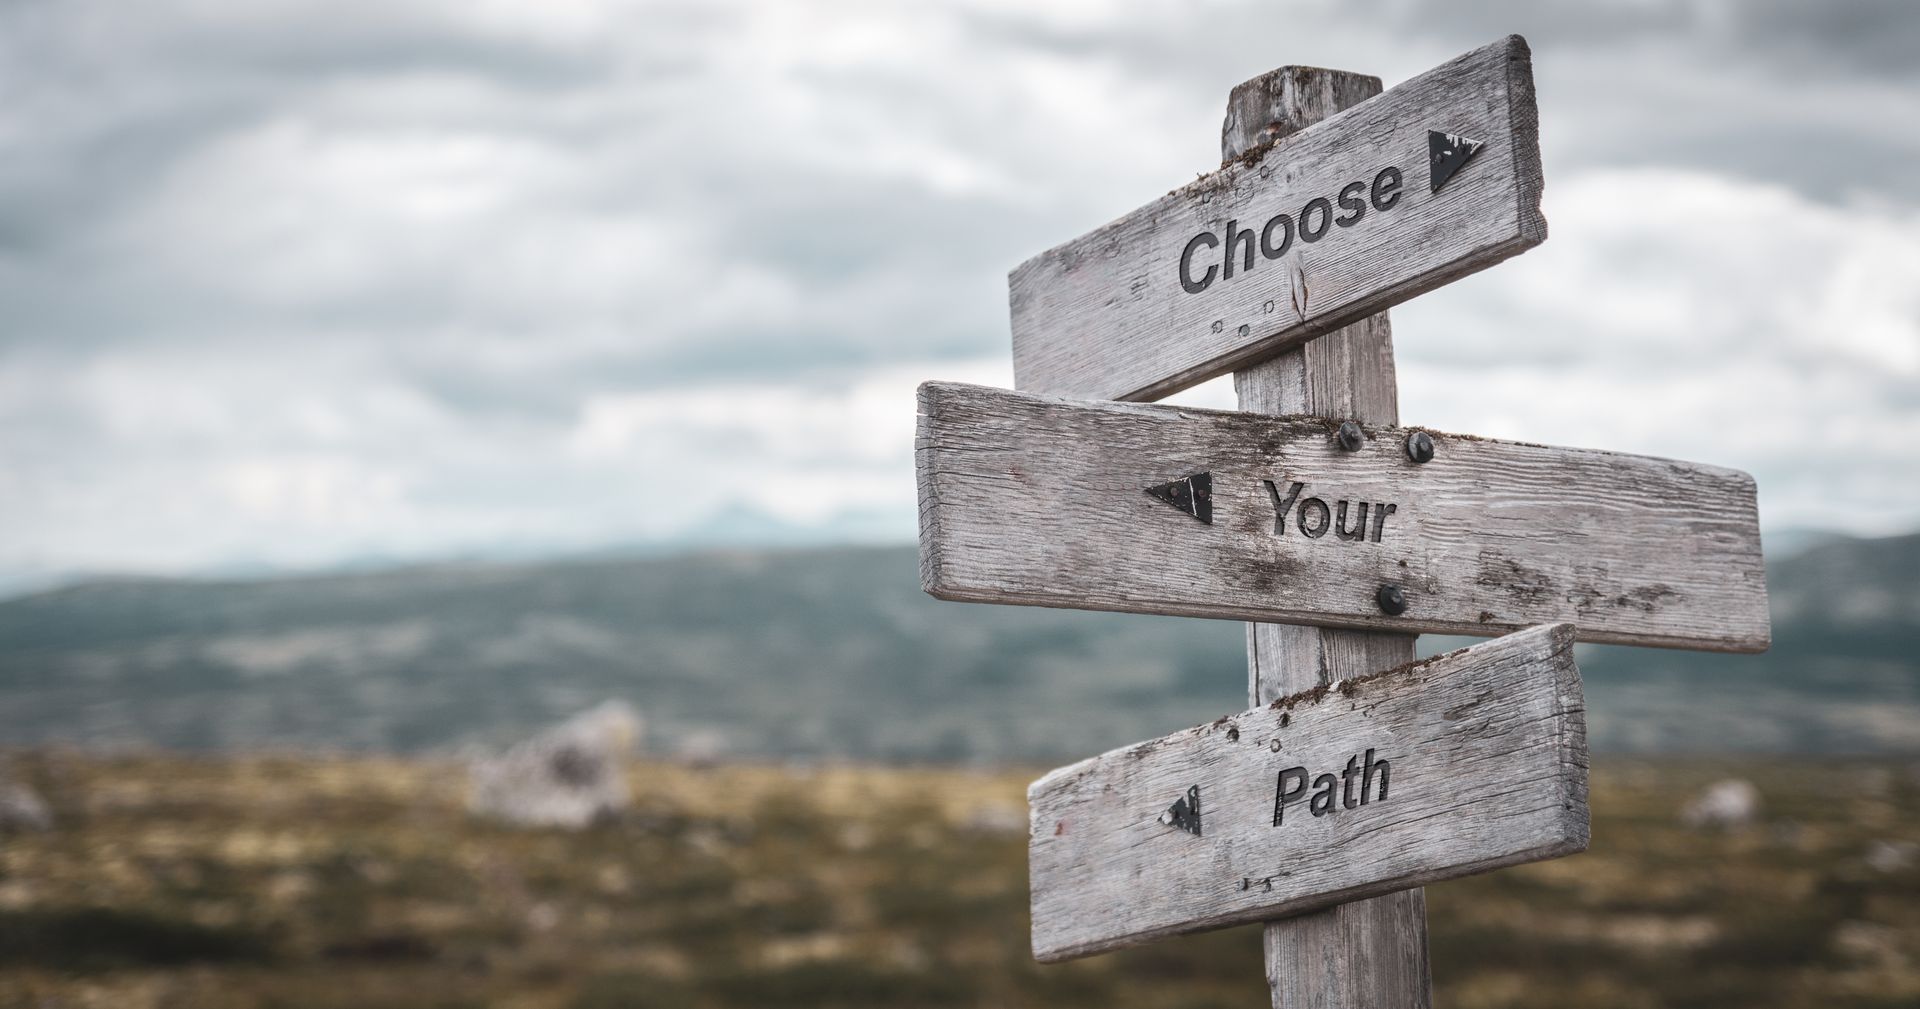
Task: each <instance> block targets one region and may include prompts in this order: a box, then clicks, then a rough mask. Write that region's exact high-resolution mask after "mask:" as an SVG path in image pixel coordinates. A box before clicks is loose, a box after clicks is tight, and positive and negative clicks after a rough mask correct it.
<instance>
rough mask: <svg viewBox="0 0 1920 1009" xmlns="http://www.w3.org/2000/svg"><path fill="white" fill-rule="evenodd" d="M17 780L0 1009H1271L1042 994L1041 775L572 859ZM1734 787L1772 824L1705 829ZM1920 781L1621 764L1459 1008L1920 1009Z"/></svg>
mask: <svg viewBox="0 0 1920 1009" xmlns="http://www.w3.org/2000/svg"><path fill="white" fill-rule="evenodd" d="M12 764H13V767H14V770H15V771H16V773H18V775H19V776H20V777H21V778H22V779H23V780H26V781H28V782H30V783H31V784H32V785H33V786H34V787H35V788H36V789H37V790H39V791H40V792H41V794H43V795H44V796H45V797H46V798H47V799H48V801H49V803H50V804H51V806H52V807H53V809H54V813H55V816H56V819H57V823H58V826H57V827H56V829H55V830H54V831H52V832H50V833H44V834H26V835H14V836H11V837H0V1007H4V1009H13V1007H16V1006H17V1007H22V1009H24V1007H29V1006H30V1007H34V1009H73V1007H82V1006H103V1007H105V1006H111V1007H114V1009H166V1007H176V1006H177V1007H193V1009H240V1007H280V1009H380V1007H387V1006H394V1007H398V1006H424V1007H429V1009H431V1007H445V1009H453V1007H479V1006H512V1007H523V1009H587V1007H596V1009H597V1007H616V1006H617V1007H636V1006H637V1007H650V1006H660V1007H688V1009H719V1007H743V1009H746V1007H751V1009H761V1007H770V1006H796V1007H801V1006H809V1007H810V1006H817V1007H849V1009H851V1007H878V1006H900V1007H989V1006H995V1007H998V1006H1006V1007H1020V1006H1033V1007H1048V1009H1073V1007H1082V1006H1084V1007H1090V1009H1091V1007H1098V1009H1127V1007H1141V1009H1202V1007H1206V1009H1214V1007H1219V1009H1225V1007H1235V1009H1245V1007H1249V1006H1260V1005H1265V1004H1267V1002H1266V996H1265V992H1264V990H1263V983H1262V978H1261V967H1260V963H1261V957H1260V948H1259V947H1260V937H1259V933H1258V931H1257V930H1252V929H1244V928H1243V929H1236V930H1231V931H1227V932H1221V933H1215V934H1211V935H1205V936H1195V937H1189V938H1183V939H1175V940H1170V941H1166V942H1161V943H1157V944H1154V945H1151V946H1146V947H1140V948H1137V949H1134V950H1129V951H1124V952H1121V953H1117V954H1112V955H1108V956H1103V957H1096V958H1091V959H1088V960H1081V961H1075V962H1072V963H1069V964H1062V965H1057V966H1045V967H1043V966H1040V965H1038V964H1035V963H1034V962H1033V961H1032V960H1031V958H1030V957H1029V956H1028V954H1027V931H1026V922H1027V908H1026V899H1027V894H1026V852H1025V837H1024V829H1025V822H1024V821H1025V816H1024V806H1023V802H1022V792H1023V789H1024V786H1025V783H1026V779H1027V775H1026V774H1025V773H1019V772H991V773H988V772H979V773H975V772H964V771H933V770H879V769H862V768H823V769H815V770H804V771H802V770H781V769H778V768H771V767H737V766H736V767H719V768H714V769H708V770H700V769H693V768H688V767H683V766H677V765H667V764H657V763H648V764H641V765H636V766H635V767H634V768H633V769H632V772H631V777H632V780H633V782H634V786H635V789H634V790H635V800H636V802H635V807H634V808H633V809H632V810H631V811H630V812H629V813H627V814H625V815H624V816H623V817H622V818H620V819H619V820H618V821H616V822H611V823H607V824H604V825H602V826H599V827H596V828H594V829H591V830H588V831H585V832H582V833H578V834H566V833H558V832H551V831H531V830H515V829H509V828H504V827H498V826H492V825H488V824H484V823H479V822H476V821H474V820H472V819H470V818H469V817H468V816H467V815H466V814H465V813H464V812H463V811H462V805H461V788H462V783H463V777H462V775H461V773H460V771H459V769H458V768H457V767H456V766H454V765H451V764H444V763H431V762H405V761H398V760H368V759H357V760H350V761H325V760H292V759H268V758H244V759H237V760H217V759H210V758H204V759H196V758H180V757H142V758H127V759H114V758H105V757H97V756H95V757H74V756H64V755H61V754H58V753H50V752H44V751H43V752H36V753H27V754H24V755H20V756H19V757H18V758H17V759H15V760H13V761H12ZM1729 773H1737V774H1740V775H1742V776H1745V777H1748V778H1750V779H1751V780H1753V781H1754V782H1756V783H1757V784H1758V785H1759V787H1760V789H1761V792H1762V795H1763V814H1762V817H1761V819H1760V821H1759V822H1757V823H1755V824H1752V825H1750V826H1746V827H1742V828H1738V829H1735V830H1730V831H1704V832H1701V831H1693V830H1688V829H1685V828H1683V827H1681V826H1680V825H1679V824H1678V823H1677V821H1676V818H1675V815H1674V813H1675V808H1676V806H1677V805H1678V804H1679V803H1680V802H1682V801H1683V800H1684V799H1685V798H1686V797H1687V796H1689V795H1691V794H1693V793H1694V792H1695V791H1697V790H1698V789H1699V788H1700V787H1701V786H1702V785H1703V784H1705V783H1706V782H1709V781H1712V780H1714V779H1716V778H1718V777H1720V776H1722V775H1725V774H1729ZM1917 775H1920V769H1916V768H1914V767H1910V766H1902V765H1897V764H1893V763H1888V762H1880V763H1865V762H1852V763H1832V762H1825V763H1823V762H1813V761H1799V762H1794V763H1788V762H1784V761H1769V762H1764V763H1758V764H1745V765H1735V764H1730V763H1721V764H1712V763H1699V762H1689V763H1675V762H1672V761H1665V762H1660V763H1650V762H1640V761H1635V760H1632V759H1629V758H1617V759H1615V760H1613V761H1608V762H1605V763H1604V764H1602V766H1601V768H1600V770H1599V772H1598V774H1597V777H1596V778H1595V782H1594V785H1595V787H1594V792H1593V803H1594V835H1593V836H1594V842H1593V848H1592V850H1591V851H1589V852H1588V853H1586V854H1583V855H1578V856H1574V857H1571V858H1567V859H1561V860H1558V861H1554V862H1546V863H1540V864H1537V865H1530V866H1524V867H1521V868H1517V869H1510V870H1505V871H1502V872H1498V873H1493V874H1490V875H1487V876H1481V877H1476V878H1473V879H1468V880H1462V881H1458V882H1454V883H1448V884H1444V885H1442V886H1437V887H1433V888H1431V889H1430V890H1429V891H1428V894H1429V901H1430V906H1431V919H1432V951H1433V963H1434V972H1435V981H1436V984H1437V997H1438V1001H1439V1004H1440V1005H1444V1006H1447V1007H1450V1009H1516V1007H1535V1006H1537V1007H1542V1009H1549V1007H1550V1009H1589V1007H1591V1009H1602V1007H1607V1009H1611V1007H1616V1006H1634V1007H1642V1009H1665V1007H1681V1006H1701V1007H1708V1006H1741V1007H1743V1009H1770V1007H1784V1006H1809V1007H1813V1006H1821V1007H1826V1006H1835V1007H1843V1009H1844V1007H1856V1009H1865V1007H1890V1006H1895V1005H1915V1004H1920V899H1917V898H1920V846H1915V845H1913V844H1911V843H1909V842H1910V841H1911V840H1912V839H1913V838H1915V837H1917V836H1920V776H1917Z"/></svg>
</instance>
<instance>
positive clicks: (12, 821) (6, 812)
mask: <svg viewBox="0 0 1920 1009" xmlns="http://www.w3.org/2000/svg"><path fill="white" fill-rule="evenodd" d="M52 829H53V810H51V809H48V808H47V804H46V802H45V801H44V800H42V799H41V798H40V796H39V795H37V794H35V792H34V790H33V789H31V788H28V787H27V786H25V785H23V784H21V783H19V782H17V781H10V780H8V779H6V778H0V834H11V833H25V832H28V831H32V832H35V833H38V832H40V831H46V830H52Z"/></svg>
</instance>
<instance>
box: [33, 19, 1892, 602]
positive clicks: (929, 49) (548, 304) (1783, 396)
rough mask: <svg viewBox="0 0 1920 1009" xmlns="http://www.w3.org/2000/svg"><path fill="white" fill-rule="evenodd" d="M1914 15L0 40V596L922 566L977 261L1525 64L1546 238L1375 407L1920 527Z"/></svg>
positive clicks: (1466, 304) (1417, 330)
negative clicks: (529, 563) (432, 578)
mask: <svg viewBox="0 0 1920 1009" xmlns="http://www.w3.org/2000/svg"><path fill="white" fill-rule="evenodd" d="M1916 12H1920V6H1916V5H1913V4H1910V3H1906V2H1903V0H1885V2H1878V3H1858V4H1850V3H1801V2H1786V0H1781V2H1774V3H1766V2H1740V3H1692V4H1680V5H1672V6H1669V5H1662V4H1654V3H1642V2H1613V3H1608V2H1594V0H1582V2H1579V3H1569V4H1554V3H1543V2H1539V0H1509V2H1506V3H1495V4H1475V5H1470V6H1469V5H1462V4H1457V3H1442V2H1433V3H1419V2H1409V3H1396V2H1352V0H1341V2H1333V0H1328V2H1321V3H1287V4H1281V3H1272V2H1262V3H1255V4H1246V5H1237V4H1225V3H1182V4H1146V3H1139V4H1131V3H1112V4H1108V3H1078V2H1076V3H1064V2H1057V0H1050V2H1047V3H1033V2H1030V0H990V2H984V3H980V2H976V3H959V2H945V3H925V2H923V3H913V4H900V3H895V2H876V3H871V4H863V3H835V4H825V3H802V2H795V0H742V2H716V0H695V2H691V3H686V4H674V3H644V4H639V5H635V4H630V3H615V2H611V0H565V2H562V0H546V2H539V3H511V4H510V3H499V2H489V0H445V2H437V0H416V2H394V0H326V2H324V3H322V2H317V0H316V2H284V0H143V2H140V3H134V4H129V3H124V2H114V3H107V2H88V0H12V2H9V3H7V4H5V5H3V6H0V530H4V531H0V582H5V583H12V584H18V583H25V582H37V581H44V580H47V579H50V578H62V577H69V576H72V575H74V574H77V573H85V572H99V571H150V572H199V571H213V570H231V569H234V568H236V567H239V568H248V567H280V568H301V567H326V566H329V565H335V564H340V563H348V562H359V561H364V560H366V559H369V558H385V559H409V558H436V557H445V556H460V555H468V556H472V555H482V556H486V555H501V554H538V553H543V552H564V551H575V550H592V549H597V548H599V547H602V546H607V545H621V544H635V543H648V542H655V543H657V542H674V541H684V540H686V539H688V538H696V539H702V540H714V539H718V540H722V541H724V540H727V539H729V538H735V539H738V540H740V541H742V542H748V541H758V540H762V539H766V538H768V537H770V536H775V535H776V534H778V535H785V536H790V537H795V538H809V537H811V538H817V539H835V538H861V539H870V540H871V539H878V540H899V541H907V540H909V539H911V537H912V535H913V515H914V483H913V479H912V461H911V441H912V429H913V400H912V390H913V387H914V385H915V384H916V383H918V382H919V381H921V380H923V379H928V378H948V379H965V380H973V381H981V382H990V383H994V384H1007V383H1008V382H1009V380H1010V376H1011V370H1010V368H1009V365H1008V329H1007V306H1006V271H1007V270H1008V269H1009V268H1011V267H1012V266H1014V265H1015V264H1017V263H1018V262H1020V261H1021V260H1023V259H1025V258H1027V257H1028V256H1031V255H1033V254H1034V253H1036V252H1039V251H1041V250H1042V249H1044V248H1046V247H1048V246H1051V245H1055V244H1058V243H1060V242H1062V241H1066V240H1068V239H1071V238H1074V237H1075V236H1077V235H1079V234H1081V233H1083V232H1085V231H1088V230H1090V229H1092V228H1094V227H1096V226H1098V225H1100V224H1102V223H1105V222H1106V221H1108V220H1110V219H1112V218H1114V217H1117V216H1119V215H1121V214H1123V213H1125V212H1127V211H1129V210H1131V209H1133V208H1134V207H1136V206H1138V205H1140V204H1142V203H1144V202H1146V201H1148V200H1149V199H1152V198H1154V197H1156V196H1158V195H1160V194H1162V193H1164V192H1166V191H1167V190H1168V189H1170V188H1173V187H1174V186H1176V185H1178V184H1180V183H1182V182H1184V181H1186V180H1189V179H1191V178H1192V177H1193V176H1194V175H1195V174H1196V173H1199V172H1203V171H1206V170H1209V169H1211V168H1212V167H1214V166H1215V165H1216V164H1217V162H1218V143H1219V128H1220V118H1221V113H1222V110H1223V108H1224V103H1225V98H1226V94H1227V91H1228V89H1229V88H1231V87H1232V86H1233V85H1234V84H1235V83H1238V82H1239V81H1241V80H1243V79H1246V78H1248V77H1252V76H1254V75H1256V74H1259V73H1260V72H1262V71H1265V70H1267V69H1270V68H1272V67H1274V66H1277V65H1280V64H1282V63H1312V64H1318V65H1323V66H1333V67H1339V68H1343V69H1353V70H1361V71H1366V72H1370V73H1376V74H1379V75H1380V76H1382V77H1383V78H1385V80H1386V81H1387V83H1388V84H1389V85H1392V84H1393V83H1395V82H1397V81H1399V80H1402V79H1405V78H1406V77H1408V76H1411V75H1413V74H1416V73H1418V72H1420V71H1422V70H1424V69H1426V68H1428V67H1430V66H1432V65H1434V64H1437V63H1439V62H1441V61H1443V60H1445V59H1447V58H1450V57H1452V56H1454V55H1456V54H1458V53H1460V52H1463V51H1465V50H1467V49H1470V48H1473V47H1475V46H1478V45H1481V44H1483V43H1486V42H1489V41H1492V40H1493V39H1495V38H1497V37H1499V36H1500V35H1502V34H1505V33H1507V32H1513V31H1518V32H1521V33H1523V34H1525V35H1526V36H1527V37H1528V38H1529V40H1530V41H1531V42H1532V45H1533V51H1534V67H1535V74H1536V77H1537V80H1538V83H1539V101H1540V106H1541V116H1542V127H1541V134H1542V143H1543V147H1544V153H1545V168H1546V178H1547V192H1546V203H1545V209H1546V215H1547V219H1548V222H1549V229H1550V237H1549V239H1548V241H1547V242H1546V244H1545V245H1542V246H1541V247H1539V248H1537V249H1535V250H1533V251H1531V252H1529V253H1527V254H1526V255H1524V256H1522V257H1520V258H1519V259H1516V260H1513V261H1511V262H1509V263H1507V264H1504V265H1502V266H1499V267H1496V268H1494V269H1492V270H1489V271H1487V272H1485V273H1482V274H1479V275H1476V276H1474V277H1471V278H1469V279H1467V280H1464V281H1461V282H1459V283H1457V284H1454V285H1452V286H1450V287H1448V288H1446V289H1444V290H1442V291H1440V292H1437V293H1434V294H1431V295H1427V296H1424V297H1422V298H1419V299H1417V300H1416V301H1414V302H1412V303H1409V304H1407V305H1405V306H1402V307H1400V308H1397V309H1395V310H1394V319H1395V333H1396V341H1397V347H1398V354H1399V361H1400V368H1399V374H1400V383H1401V416H1402V418H1403V419H1404V420H1405V421H1406V422H1408V423H1418V424H1423V425H1428V426H1433V427H1438V428H1442V429H1448V430H1455V431H1464V432H1472V433H1476V434H1483V435H1493V436H1506V437H1518V438H1525V439H1528V440H1534V441H1547V442H1553V443H1558V444H1567V445H1579V446H1590V447H1599V448H1611V449H1620V450H1627V451H1636V452H1645V453H1651V454H1658V455H1666V456H1674V457H1679V458H1685V459H1691V460H1696V461H1701V462H1711V463H1717V464H1723V465H1730V466H1737V467H1740V468H1743V469H1746V470H1748V471H1750V472H1752V473H1753V474H1754V475H1755V476H1756V477H1757V478H1758V480H1759V483H1760V494H1761V509H1762V518H1763V521H1764V522H1765V524H1766V525H1767V527H1768V528H1769V529H1782V528H1787V527H1795V526H1821V527H1835V528H1841V529H1846V530H1851V531H1857V532H1892V531H1905V530H1908V529H1912V528H1914V527H1916V526H1920V196H1916V188H1915V186H1914V184H1913V180H1914V178H1915V173H1916V168H1915V166H1916V164H1920V58H1917V57H1916V55H1915V54H1917V53H1920V13H1916ZM1187 399H1188V400H1189V401H1193V402H1203V403H1210V404H1216V405H1230V399H1231V396H1230V392H1229V391H1225V390H1223V389H1221V388H1220V387H1218V386H1217V385H1216V386H1214V387H1212V388H1202V389H1200V390H1198V391H1196V392H1194V393H1191V394H1189V396H1188V397H1187Z"/></svg>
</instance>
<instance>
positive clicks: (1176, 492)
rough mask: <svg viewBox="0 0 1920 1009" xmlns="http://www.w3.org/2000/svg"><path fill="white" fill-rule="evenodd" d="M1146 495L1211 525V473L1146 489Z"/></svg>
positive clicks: (1196, 474) (1198, 474) (1183, 478)
mask: <svg viewBox="0 0 1920 1009" xmlns="http://www.w3.org/2000/svg"><path fill="white" fill-rule="evenodd" d="M1147 493H1148V494H1149V495H1151V496H1153V497H1155V498H1157V499H1159V500H1161V501H1165V502H1166V503H1168V504H1170V505H1172V506H1174V507H1175V508H1178V509H1180V510H1181V511H1183V512H1186V513H1187V514H1188V515H1191V516H1193V517H1194V518H1197V519H1199V520H1200V521H1202V522H1205V523H1206V524H1208V525H1212V524H1213V474H1212V473H1195V474H1194V475H1192V476H1189V477H1182V478H1180V479H1178V480H1170V481H1168V482H1166V483H1163V484H1160V485H1158V486H1155V487H1148V488H1147Z"/></svg>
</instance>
